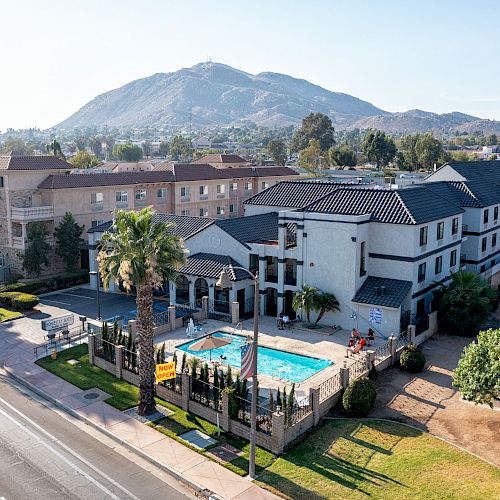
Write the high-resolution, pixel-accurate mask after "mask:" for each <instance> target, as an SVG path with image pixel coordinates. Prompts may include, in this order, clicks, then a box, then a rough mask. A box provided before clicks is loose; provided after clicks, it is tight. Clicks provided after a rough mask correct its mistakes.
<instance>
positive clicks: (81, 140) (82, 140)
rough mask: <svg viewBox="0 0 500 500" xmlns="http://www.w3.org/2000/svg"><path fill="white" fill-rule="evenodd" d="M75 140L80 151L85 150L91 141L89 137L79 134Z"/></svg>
mask: <svg viewBox="0 0 500 500" xmlns="http://www.w3.org/2000/svg"><path fill="white" fill-rule="evenodd" d="M73 142H74V143H75V146H76V149H78V151H85V148H86V147H87V144H88V142H89V141H88V139H87V137H85V136H83V135H79V136H78V137H75V139H74V141H73Z"/></svg>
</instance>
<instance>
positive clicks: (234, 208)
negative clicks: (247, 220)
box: [229, 203, 237, 214]
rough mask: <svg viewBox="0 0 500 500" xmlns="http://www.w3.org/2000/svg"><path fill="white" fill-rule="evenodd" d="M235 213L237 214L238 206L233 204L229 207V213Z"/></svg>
mask: <svg viewBox="0 0 500 500" xmlns="http://www.w3.org/2000/svg"><path fill="white" fill-rule="evenodd" d="M235 212H237V210H236V205H235V204H234V203H231V205H229V213H231V214H234V213H235Z"/></svg>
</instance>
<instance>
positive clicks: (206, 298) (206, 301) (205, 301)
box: [201, 295, 208, 318]
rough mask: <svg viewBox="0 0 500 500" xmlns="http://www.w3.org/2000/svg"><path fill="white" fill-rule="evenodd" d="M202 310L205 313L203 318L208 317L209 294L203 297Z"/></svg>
mask: <svg viewBox="0 0 500 500" xmlns="http://www.w3.org/2000/svg"><path fill="white" fill-rule="evenodd" d="M201 310H202V313H203V318H208V296H207V295H204V296H203V297H202V298H201Z"/></svg>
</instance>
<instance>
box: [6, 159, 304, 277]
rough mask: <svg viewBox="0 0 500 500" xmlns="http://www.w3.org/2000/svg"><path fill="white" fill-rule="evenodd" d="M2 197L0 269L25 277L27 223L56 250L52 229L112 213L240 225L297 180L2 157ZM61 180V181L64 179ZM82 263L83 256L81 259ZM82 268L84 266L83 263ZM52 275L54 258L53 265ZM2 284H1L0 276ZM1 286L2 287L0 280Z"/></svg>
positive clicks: (269, 172)
mask: <svg viewBox="0 0 500 500" xmlns="http://www.w3.org/2000/svg"><path fill="white" fill-rule="evenodd" d="M0 169H2V170H3V172H5V175H4V177H3V179H4V181H3V187H2V188H0V189H2V190H3V192H4V195H5V196H4V198H3V203H4V208H3V212H4V219H5V224H3V225H2V227H3V228H4V235H2V240H1V243H2V244H1V245H0V251H1V252H2V254H3V255H4V258H3V261H2V259H1V257H0V263H1V262H3V266H0V267H1V268H2V269H3V270H4V272H5V274H8V271H7V270H10V271H11V272H15V273H22V266H21V260H20V258H19V255H18V254H19V252H22V251H23V250H24V249H25V248H26V235H27V232H26V229H27V225H28V224H29V223H30V222H34V221H42V222H43V223H44V224H45V225H46V226H47V230H48V233H49V235H50V236H49V243H51V244H53V243H54V240H53V236H52V235H53V232H54V228H55V227H56V226H57V225H58V224H59V222H60V221H61V219H62V218H63V217H64V214H65V213H66V212H71V213H72V214H73V216H74V217H75V220H76V221H77V222H78V223H79V224H83V225H85V227H86V228H91V227H94V226H97V225H99V224H101V223H103V222H105V221H108V220H110V219H112V218H113V214H114V212H115V211H116V210H118V209H122V210H138V209H141V208H143V207H145V206H153V208H154V209H155V210H156V211H158V212H165V213H172V214H182V215H186V216H189V215H193V216H203V217H214V218H224V217H238V216H240V215H242V214H243V204H242V203H243V201H244V200H245V199H247V198H249V197H250V196H252V195H253V194H255V193H258V192H260V191H261V190H262V189H266V188H267V187H269V186H271V185H273V184H275V183H276V182H277V181H279V180H282V179H284V178H285V179H286V178H293V177H297V176H298V174H297V173H296V172H295V171H294V170H292V169H290V168H287V167H259V168H234V169H230V170H229V169H228V170H222V169H217V168H215V167H212V166H210V165H204V164H199V165H198V164H197V165H192V164H178V165H177V164H167V165H165V166H164V168H163V169H158V170H151V171H127V170H125V171H121V172H93V173H87V174H81V173H79V174H75V173H71V172H72V169H73V167H72V166H71V165H69V164H68V163H66V162H65V161H63V160H60V159H57V158H54V157H51V156H33V157H22V156H15V155H11V156H8V157H0ZM61 174H64V175H61ZM83 254H84V255H85V257H86V256H87V252H86V250H84V251H83ZM84 260H85V261H86V258H85V259H84ZM51 262H52V263H53V265H54V266H55V267H53V268H51V269H49V270H47V272H53V271H54V270H55V269H56V268H57V265H58V264H59V262H58V259H57V258H55V257H54V258H51ZM0 278H1V276H0ZM4 279H6V278H5V277H4Z"/></svg>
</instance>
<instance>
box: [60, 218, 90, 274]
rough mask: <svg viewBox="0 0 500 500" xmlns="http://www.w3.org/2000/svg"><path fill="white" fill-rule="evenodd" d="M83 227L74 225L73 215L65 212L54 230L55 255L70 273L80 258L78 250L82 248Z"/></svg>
mask: <svg viewBox="0 0 500 500" xmlns="http://www.w3.org/2000/svg"><path fill="white" fill-rule="evenodd" d="M84 229H85V226H80V225H78V224H77V223H76V221H75V219H74V217H73V214H72V213H70V212H66V213H65V214H64V217H63V219H62V220H61V222H60V223H59V224H58V226H57V227H56V228H55V229H54V236H55V239H56V255H58V256H59V257H61V259H62V260H63V261H64V263H65V264H66V269H67V270H68V271H72V270H74V269H75V268H76V265H77V264H78V260H79V258H80V250H81V249H82V248H83V245H84V243H85V242H84V240H83V238H82V233H83V230H84Z"/></svg>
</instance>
